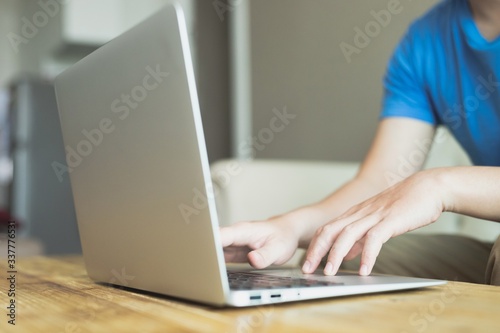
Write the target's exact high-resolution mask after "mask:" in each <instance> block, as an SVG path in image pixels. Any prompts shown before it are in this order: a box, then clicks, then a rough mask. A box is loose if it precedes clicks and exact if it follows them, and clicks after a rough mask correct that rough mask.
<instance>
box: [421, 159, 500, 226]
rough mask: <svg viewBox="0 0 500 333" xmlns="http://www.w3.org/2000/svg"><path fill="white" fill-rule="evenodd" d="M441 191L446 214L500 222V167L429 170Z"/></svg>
mask: <svg viewBox="0 0 500 333" xmlns="http://www.w3.org/2000/svg"><path fill="white" fill-rule="evenodd" d="M427 172H428V173H429V176H430V177H433V178H434V179H436V183H437V184H438V186H440V187H442V188H441V189H439V190H442V195H443V205H444V209H445V210H446V211H450V212H454V213H458V214H464V215H469V216H473V217H477V218H481V219H486V220H491V221H497V222H500V167H476V166H474V167H450V168H437V169H432V170H427Z"/></svg>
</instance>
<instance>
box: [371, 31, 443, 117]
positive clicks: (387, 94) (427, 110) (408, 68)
mask: <svg viewBox="0 0 500 333" xmlns="http://www.w3.org/2000/svg"><path fill="white" fill-rule="evenodd" d="M419 48H420V49H419ZM421 51H422V45H421V43H419V41H418V38H416V37H415V35H414V34H413V33H412V29H411V28H410V30H409V31H408V32H407V34H406V36H405V37H404V38H403V39H402V40H401V42H400V43H399V45H398V46H397V47H396V49H395V51H394V54H393V55H392V58H391V60H390V61H389V64H388V66H387V72H386V75H385V78H384V98H383V102H382V112H381V114H380V118H381V119H383V118H388V117H408V118H414V119H419V120H422V121H425V122H428V123H430V124H432V125H436V124H437V122H438V120H437V119H436V116H435V114H434V112H433V110H432V104H431V102H430V99H429V97H428V96H427V92H426V87H425V84H424V83H423V80H422V71H421V70H419V68H418V66H419V65H420V66H422V64H418V62H419V61H418V60H417V59H418V57H417V56H416V55H418V54H419V52H421Z"/></svg>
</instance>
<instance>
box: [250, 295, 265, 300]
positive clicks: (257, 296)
mask: <svg viewBox="0 0 500 333" xmlns="http://www.w3.org/2000/svg"><path fill="white" fill-rule="evenodd" d="M261 298H262V297H261V296H259V295H255V296H250V300H251V301H255V300H259V299H261Z"/></svg>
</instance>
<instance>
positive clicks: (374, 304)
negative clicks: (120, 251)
mask: <svg viewBox="0 0 500 333" xmlns="http://www.w3.org/2000/svg"><path fill="white" fill-rule="evenodd" d="M16 270H17V273H16V274H15V275H16V288H15V289H16V295H15V301H16V320H15V326H14V325H11V324H9V323H8V320H9V316H8V314H9V309H7V306H8V305H9V301H10V299H11V298H12V297H9V295H8V291H9V280H8V277H9V274H8V273H7V271H8V267H7V262H6V261H5V260H3V262H1V263H0V272H1V273H0V274H1V276H2V285H1V287H2V288H1V290H0V306H1V308H2V315H1V316H0V318H1V322H0V332H2V333H3V332H6V333H7V332H18V333H36V332H50V333H63V332H64V333H86V332H89V333H90V332H92V333H100V332H103V333H104V332H105V333H109V332H134V333H136V332H237V333H240V332H241V333H258V332H273V333H275V332H343V333H349V332H397V333H403V332H407V333H410V332H418V333H422V332H440V333H442V332H495V333H498V332H500V287H491V286H483V285H474V284H467V283H459V282H449V283H448V284H447V285H444V286H438V287H431V288H425V289H420V290H415V291H403V292H390V293H382V294H374V295H365V296H353V297H342V298H332V299H327V300H319V301H308V302H299V303H290V304H280V305H268V306H261V307H254V308H244V309H230V308H225V309H216V308H211V307H208V306H204V305H200V304H193V303H188V302H184V301H181V300H176V299H172V298H169V297H166V296H161V295H153V294H148V293H143V292H136V291H131V290H124V289H120V288H116V287H111V286H108V285H101V284H96V283H94V282H92V281H91V280H90V279H89V278H88V277H87V275H86V273H85V268H84V264H83V259H82V258H81V257H80V256H71V257H33V258H27V259H20V260H19V261H18V262H17V265H16Z"/></svg>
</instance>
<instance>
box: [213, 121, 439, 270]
mask: <svg viewBox="0 0 500 333" xmlns="http://www.w3.org/2000/svg"><path fill="white" fill-rule="evenodd" d="M433 135H434V127H433V126H432V125H430V124H427V123H425V122H422V121H418V120H413V119H409V118H388V119H385V120H382V121H381V122H380V124H379V127H378V129H377V134H376V136H375V139H374V141H373V144H372V146H371V148H370V151H369V153H368V155H367V157H366V159H365V161H364V162H363V163H362V165H361V168H360V170H359V172H358V174H357V176H356V177H355V178H354V179H353V180H351V181H350V182H348V183H347V184H345V185H344V186H342V187H341V188H340V189H338V190H337V191H335V192H334V193H333V194H331V195H330V196H329V197H327V198H326V199H324V200H322V201H321V202H319V203H317V204H313V205H310V206H305V207H302V208H299V209H297V210H294V211H292V212H290V213H287V214H283V215H280V216H276V217H273V218H271V219H269V220H267V221H255V222H242V223H237V224H235V225H232V226H230V227H226V228H222V229H221V238H222V243H223V246H224V247H225V255H226V260H227V261H231V262H241V261H248V262H249V263H250V264H252V265H253V266H254V267H256V268H264V267H267V266H269V265H271V264H281V263H284V262H286V261H287V260H288V259H289V258H290V257H291V256H292V255H293V253H294V252H295V250H296V248H297V246H301V247H307V246H308V245H309V243H310V241H311V239H313V237H314V235H315V232H316V230H317V229H318V228H320V227H322V226H323V225H325V224H327V223H328V222H330V221H332V219H334V218H337V217H338V216H340V215H341V214H342V213H344V212H345V211H346V210H347V209H348V208H350V207H352V206H353V205H355V204H358V203H360V202H362V201H363V200H365V199H367V198H370V197H372V196H374V195H375V194H377V193H379V192H381V191H383V190H385V189H386V188H388V187H389V185H390V182H389V181H388V180H387V178H386V175H388V174H392V175H397V176H400V177H401V178H402V179H403V178H405V177H408V176H409V175H411V174H413V173H415V172H416V171H418V170H420V169H421V167H422V164H423V163H424V160H425V155H426V152H425V151H424V152H422V145H426V146H430V142H431V141H432V138H433ZM414 152H420V153H421V154H424V158H422V159H420V160H419V161H418V163H414V164H413V165H412V169H411V170H409V169H408V166H406V169H405V172H404V174H401V169H402V168H401V163H402V162H401V161H402V160H404V159H408V158H409V156H410V155H411V154H412V153H414ZM320 259H321V258H320Z"/></svg>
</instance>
